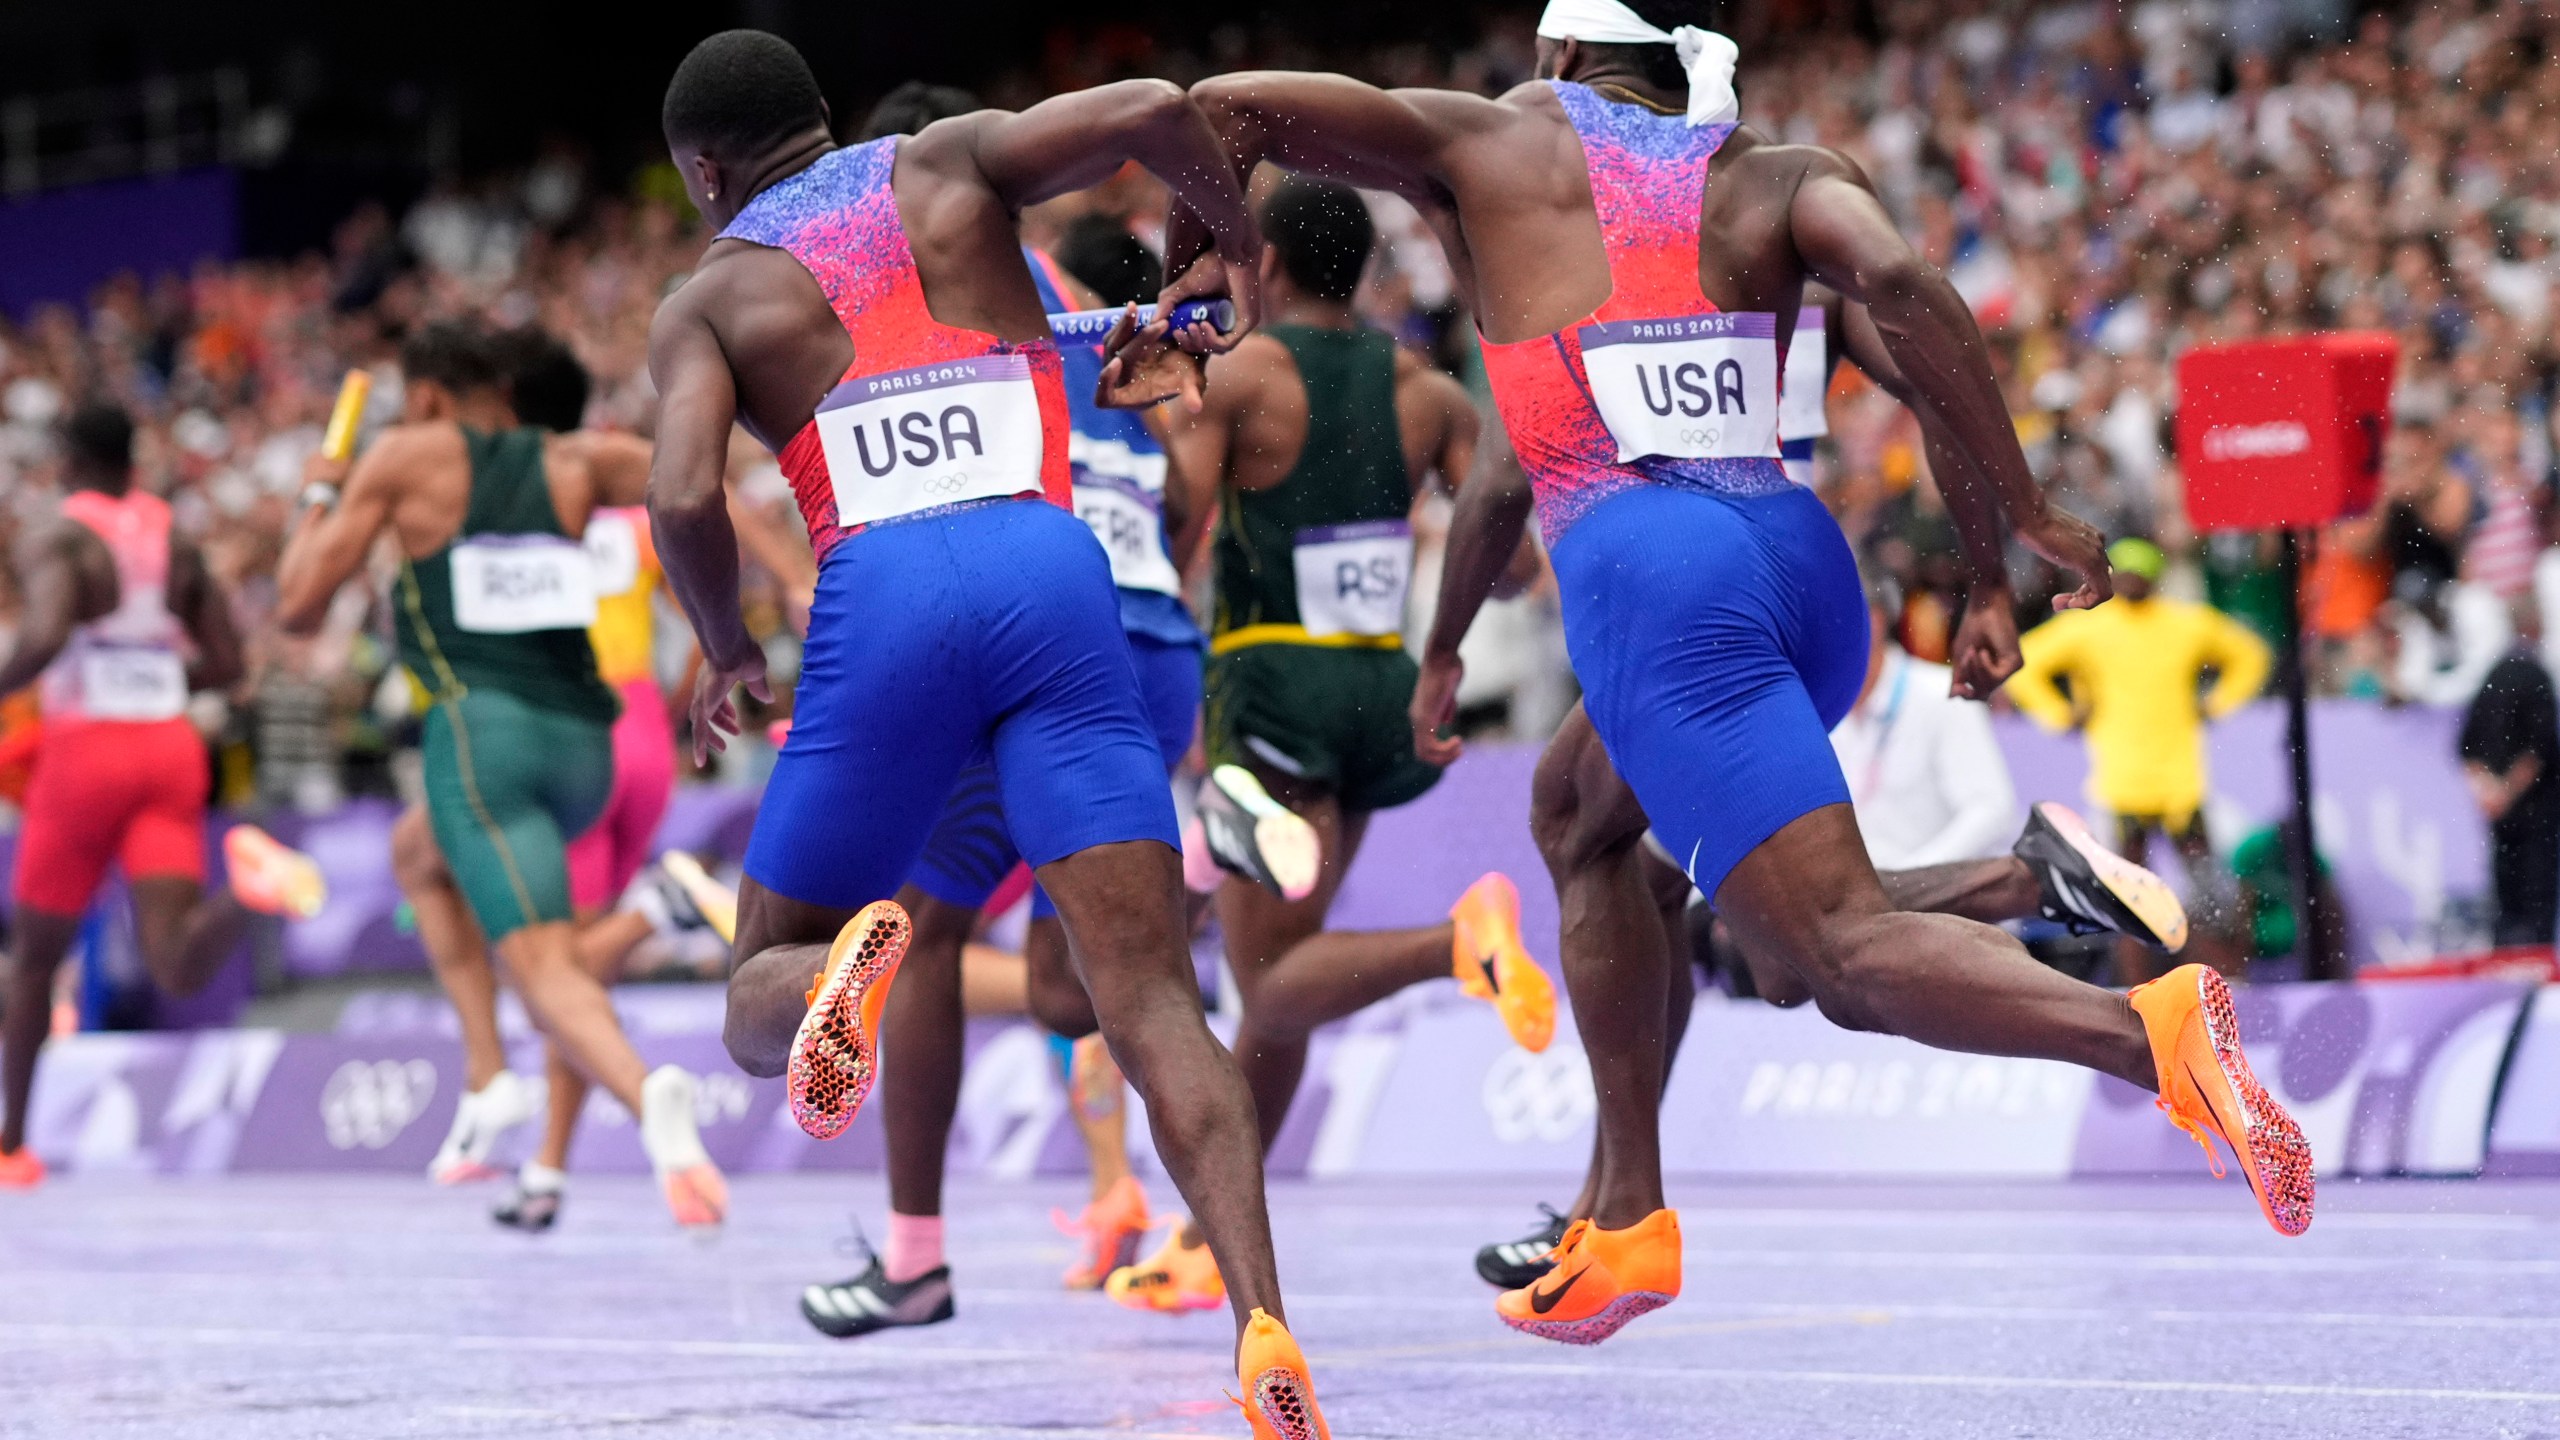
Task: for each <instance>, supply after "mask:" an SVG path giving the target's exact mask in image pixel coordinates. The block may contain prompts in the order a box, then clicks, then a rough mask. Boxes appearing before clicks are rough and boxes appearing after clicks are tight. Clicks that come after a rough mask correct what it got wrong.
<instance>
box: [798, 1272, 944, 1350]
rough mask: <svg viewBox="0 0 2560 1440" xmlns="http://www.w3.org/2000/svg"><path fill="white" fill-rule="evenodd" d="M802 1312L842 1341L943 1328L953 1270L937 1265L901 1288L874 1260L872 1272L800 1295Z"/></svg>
mask: <svg viewBox="0 0 2560 1440" xmlns="http://www.w3.org/2000/svg"><path fill="white" fill-rule="evenodd" d="M800 1314H801V1317H802V1318H803V1319H805V1320H807V1321H808V1322H809V1323H810V1324H812V1325H815V1326H817V1327H818V1328H819V1329H820V1330H823V1331H825V1332H826V1333H827V1334H829V1335H833V1336H834V1337H836V1338H837V1339H839V1340H850V1339H852V1338H854V1337H855V1336H857V1335H868V1334H870V1333H871V1332H872V1331H874V1330H894V1329H897V1328H898V1327H900V1326H902V1325H938V1324H940V1323H942V1322H943V1321H945V1320H948V1319H950V1318H951V1316H952V1308H951V1267H950V1266H948V1265H937V1266H935V1267H934V1268H932V1269H931V1270H928V1271H926V1272H925V1273H923V1274H922V1275H919V1276H917V1277H916V1278H914V1279H913V1280H910V1281H908V1282H906V1283H905V1284H903V1285H896V1284H891V1283H890V1280H889V1272H888V1271H887V1270H886V1269H885V1268H884V1267H883V1266H882V1265H881V1263H880V1261H879V1259H878V1258H877V1257H876V1256H875V1257H874V1258H873V1259H872V1261H871V1268H869V1269H867V1270H865V1271H863V1272H862V1273H861V1274H859V1275H856V1276H854V1277H853V1278H852V1279H850V1280H846V1281H842V1282H840V1283H838V1284H834V1285H812V1286H810V1287H809V1288H808V1289H806V1290H803V1291H801V1292H800Z"/></svg>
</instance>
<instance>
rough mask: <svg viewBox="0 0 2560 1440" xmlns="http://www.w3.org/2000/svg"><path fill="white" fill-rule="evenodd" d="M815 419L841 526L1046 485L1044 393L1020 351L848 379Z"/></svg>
mask: <svg viewBox="0 0 2560 1440" xmlns="http://www.w3.org/2000/svg"><path fill="white" fill-rule="evenodd" d="M817 425H818V446H819V448H820V450H822V451H823V452H824V453H825V455H826V457H827V474H828V476H829V478H830V479H831V481H832V482H833V484H834V486H835V493H836V523H837V524H839V525H847V526H851V525H867V524H870V523H872V522H874V521H879V520H892V519H895V518H897V517H898V516H901V515H912V514H914V513H916V512H917V511H919V510H930V509H933V508H935V507H936V506H940V505H956V504H959V503H960V502H962V501H964V500H994V499H1001V498H1003V497H1005V496H1008V495H1020V494H1023V493H1024V492H1026V491H1037V490H1039V489H1040V463H1041V429H1040V392H1039V390H1038V388H1037V387H1036V386H1035V385H1034V384H1033V383H1032V378H1031V362H1030V360H1029V358H1028V357H1025V356H1022V355H978V356H973V357H970V358H968V359H963V360H946V361H942V362H940V363H938V364H933V365H919V366H916V367H914V368H913V369H908V370H892V371H889V372H888V373H886V374H881V375H863V376H859V377H856V378H855V379H851V380H847V381H845V382H844V383H843V384H841V385H838V386H837V387H836V388H835V390H834V391H833V392H832V393H830V394H829V395H828V396H827V398H826V399H825V400H824V401H822V402H820V404H819V406H818V415H817Z"/></svg>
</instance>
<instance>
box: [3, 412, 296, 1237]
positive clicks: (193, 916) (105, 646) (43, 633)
mask: <svg viewBox="0 0 2560 1440" xmlns="http://www.w3.org/2000/svg"><path fill="white" fill-rule="evenodd" d="M62 439H63V448H64V451H65V455H64V461H65V464H64V471H63V479H64V481H65V482H66V483H67V484H68V486H69V487H70V491H71V493H70V494H69V495H67V496H65V497H64V498H63V501H62V515H61V517H60V518H59V519H56V520H53V521H50V522H48V523H45V524H43V525H39V526H37V527H36V528H35V529H34V530H33V532H32V533H30V534H29V535H28V536H27V538H26V540H25V542H24V544H23V545H22V546H21V548H20V551H19V556H18V579H19V587H20V590H21V591H22V593H23V594H24V595H25V597H26V602H25V609H24V612H23V613H22V615H21V616H20V618H19V622H18V636H17V643H16V645H15V646H14V647H13V648H12V649H11V650H10V652H9V657H8V659H7V660H6V661H0V695H13V694H16V693H17V692H18V691H20V690H23V689H25V688H26V687H27V686H28V685H30V684H35V683H38V682H41V686H40V689H39V691H38V703H39V704H40V706H41V707H42V712H43V717H44V718H43V722H42V729H41V731H40V732H39V737H40V738H39V739H38V741H37V748H36V760H35V773H34V776H33V778H32V780H31V781H30V783H29V785H28V787H27V797H26V815H25V820H24V822H23V823H22V825H21V828H20V829H19V831H18V862H17V878H16V882H15V888H16V892H17V894H16V899H17V909H16V929H17V944H16V945H15V946H14V947H13V948H14V949H15V951H16V955H15V957H14V958H15V960H16V962H17V963H16V965H15V966H14V968H13V969H12V970H11V972H10V981H9V992H8V999H7V1001H6V1005H7V1010H6V1014H5V1017H0V1024H5V1027H6V1030H5V1044H6V1047H7V1055H6V1067H5V1068H6V1085H7V1113H6V1116H5V1117H4V1118H0V1187H9V1188H26V1187H30V1186H33V1185H36V1184H37V1183H39V1182H41V1181H42V1180H43V1179H44V1162H43V1161H41V1160H39V1159H37V1158H36V1154H35V1152H34V1151H32V1150H29V1149H27V1148H26V1140H27V1105H28V1100H29V1094H30V1091H31V1090H32V1088H33V1086H34V1084H35V1072H36V1051H37V1049H38V1048H39V1047H41V1046H42V1045H43V1044H44V1038H45V1031H46V1028H47V1027H48V1026H49V1025H50V1024H51V1023H52V1020H53V975H54V971H55V969H56V968H58V967H59V966H60V965H61V964H62V957H63V956H64V955H65V954H67V953H68V952H69V951H70V949H71V942H72V941H73V940H75V939H77V938H78V937H79V934H80V921H81V916H82V915H83V913H84V912H86V911H87V910H88V908H89V901H90V899H91V898H92V897H93V896H95V895H96V893H97V889H98V882H99V881H100V880H101V879H103V878H104V877H105V875H106V870H107V866H108V864H109V863H110V862H113V863H116V864H120V865H122V866H123V868H124V874H125V879H126V881H127V883H128V884H129V885H130V886H131V887H132V890H133V909H134V921H135V924H134V929H135V932H136V939H137V940H138V942H139V946H140V949H141V951H142V963H143V966H144V968H146V969H147V970H148V971H149V972H150V974H151V980H152V983H153V984H155V985H157V986H158V987H159V988H160V990H161V992H162V993H164V994H167V995H170V996H187V995H192V994H194V993H196V992H197V991H198V990H201V989H203V988H204V987H205V985H206V984H207V983H208V982H210V981H211V980H212V979H213V977H214V974H215V972H216V971H218V970H220V969H221V967H222V963H223V962H224V961H225V960H228V959H229V958H231V953H232V951H233V950H234V949H235V948H236V947H237V946H238V944H239V942H240V937H241V934H242V931H243V930H244V929H245V927H246V925H247V923H248V918H249V914H250V912H251V911H253V910H255V911H262V912H264V913H266V914H270V915H293V916H298V917H302V918H306V919H307V918H309V917H310V916H311V915H313V914H316V913H318V911H319V909H320V905H321V901H322V899H323V898H324V894H325V891H324V889H323V886H322V884H321V879H320V872H319V869H318V868H317V867H315V866H314V865H313V864H312V863H311V862H310V861H309V860H308V859H305V858H304V857H303V856H301V855H299V854H297V853H295V852H294V851H291V850H288V849H286V848H285V847H284V846H282V845H279V844H277V843H276V842H275V841H274V840H273V839H270V838H269V837H268V836H267V835H266V833H265V832H263V831H261V830H258V829H257V828H255V827H254V826H248V825H239V826H234V827H233V828H232V829H231V831H230V833H229V834H228V835H226V836H225V837H224V840H223V858H224V860H225V861H226V862H227V863H228V865H229V866H230V871H231V883H230V885H229V886H228V887H227V888H226V889H223V890H219V891H216V892H215V893H213V894H211V895H207V894H206V893H205V889H204V861H205V856H204V807H205V799H206V792H207V790H208V789H209V787H210V785H211V777H212V773H213V772H212V768H211V765H210V763H209V762H208V760H207V758H206V756H205V746H204V739H203V737H201V736H200V735H198V734H197V733H196V727H195V722H194V721H192V720H190V719H188V718H187V696H188V694H189V693H190V692H191V691H195V690H220V689H222V688H224V687H226V686H228V685H230V684H231V683H232V682H234V681H236V680H238V679H239V678H240V640H239V635H238V632H237V631H235V630H234V629H233V627H232V622H231V603H230V601H229V600H228V599H227V598H226V597H225V596H224V595H223V594H222V592H221V590H220V589H219V588H218V587H217V586H216V585H215V584H214V581H213V576H212V575H211V573H210V572H208V571H207V570H206V569H205V564H204V557H203V556H202V555H200V554H198V553H197V551H196V548H195V547H194V546H193V545H191V544H189V543H187V542H186V541H185V540H182V539H179V538H178V537H177V536H175V535H174V534H172V533H171V530H170V516H169V505H168V502H166V501H164V500H162V499H161V498H160V497H159V496H157V495H154V494H152V493H150V492H149V491H147V490H143V489H140V488H138V487H136V486H135V485H134V483H133V421H132V419H131V418H130V417H128V416H127V415H126V414H125V412H124V411H123V410H121V409H119V408H117V407H116V406H114V405H111V404H107V403H104V402H97V403H92V404H87V405H83V406H81V407H80V408H79V409H77V410H75V411H73V412H72V415H71V418H70V421H69V422H68V423H67V424H66V425H65V426H64V427H63V433H62Z"/></svg>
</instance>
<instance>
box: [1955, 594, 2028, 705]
mask: <svg viewBox="0 0 2560 1440" xmlns="http://www.w3.org/2000/svg"><path fill="white" fill-rule="evenodd" d="M2025 663H2026V657H2025V656H2024V655H2022V654H2021V653H2019V650H2018V615H2017V611H2016V609H2015V608H2014V607H2013V606H2012V604H2011V602H2010V599H2009V592H2008V591H2007V590H2006V589H2003V588H2000V587H1998V586H1991V585H1985V586H1979V587H1977V588H1975V589H1974V590H1973V591H1972V592H1971V593H1969V594H1968V595H1966V596H1965V602H1964V618H1963V619H1961V620H1958V621H1957V622H1956V633H1955V639H1954V642H1953V643H1952V644H1951V645H1950V646H1949V647H1948V651H1947V664H1948V666H1949V668H1951V669H1953V670H1954V671H1955V672H1956V673H1955V678H1954V680H1953V681H1952V682H1950V683H1949V684H1948V686H1947V692H1948V693H1949V694H1951V695H1954V696H1955V697H1956V698H1958V699H1960V700H1988V699H1990V698H1991V692H1992V691H1994V690H1997V689H1999V688H2000V687H2001V686H2002V685H2003V684H2005V683H2007V681H2008V679H2009V677H2010V676H2012V675H2015V674H2017V673H2018V667H2019V666H2021V665H2023V664H2025Z"/></svg>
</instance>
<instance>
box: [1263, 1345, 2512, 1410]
mask: <svg viewBox="0 0 2560 1440" xmlns="http://www.w3.org/2000/svg"><path fill="white" fill-rule="evenodd" d="M1308 1358H1309V1359H1310V1360H1311V1361H1313V1362H1314V1363H1315V1364H1316V1367H1317V1369H1319V1370H1322V1369H1324V1368H1327V1367H1328V1366H1332V1367H1339V1368H1346V1369H1347V1368H1361V1367H1364V1366H1366V1365H1369V1364H1371V1363H1373V1362H1369V1361H1365V1360H1363V1359H1361V1358H1360V1357H1359V1356H1358V1355H1357V1354H1356V1353H1355V1354H1347V1355H1336V1356H1327V1355H1324V1354H1322V1353H1321V1352H1319V1353H1317V1354H1315V1355H1311V1356H1309V1357H1308ZM1394 1363H1396V1364H1398V1365H1401V1366H1408V1367H1411V1368H1414V1369H1421V1370H1459V1371H1466V1372H1468V1373H1471V1374H1475V1373H1481V1374H1491V1375H1521V1376H1532V1375H1536V1376H1555V1375H1573V1376H1594V1377H1604V1378H1605V1377H1610V1376H1615V1377H1619V1378H1624V1377H1627V1376H1630V1375H1641V1376H1645V1377H1647V1378H1651V1379H1663V1380H1730V1381H1733V1382H1736V1383H1739V1384H1752V1385H1759V1384H1775V1385H1799V1386H1801V1385H1865V1386H1873V1387H1881V1388H1892V1387H1896V1386H1917V1387H1922V1388H1929V1389H1954V1390H2068V1391H2117V1392H2140V1393H2156V1394H2189V1395H2261V1396H2275V1395H2285V1396H2294V1397H2298V1398H2306V1399H2353V1400H2433V1401H2453V1402H2464V1403H2474V1404H2478V1403H2489V1404H2522V1405H2560V1391H2550V1390H2460V1389H2436V1388H2430V1387H2422V1386H2414V1385H2292V1384H2284V1383H2281V1382H2276V1381H2246V1380H2113V1379H2107V1378H2104V1377H2100V1376H2060V1375H1935V1374H1896V1373H1894V1372H1891V1371H1876V1370H1741V1369H1730V1368H1720V1367H1714V1366H1704V1365H1697V1366H1692V1365H1609V1364H1601V1363H1599V1362H1588V1363H1575V1362H1570V1361H1566V1362H1558V1361H1547V1362H1542V1363H1529V1364H1518V1363H1499V1362H1493V1361H1467V1360H1429V1359H1414V1360H1399V1361H1396V1362H1394Z"/></svg>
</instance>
